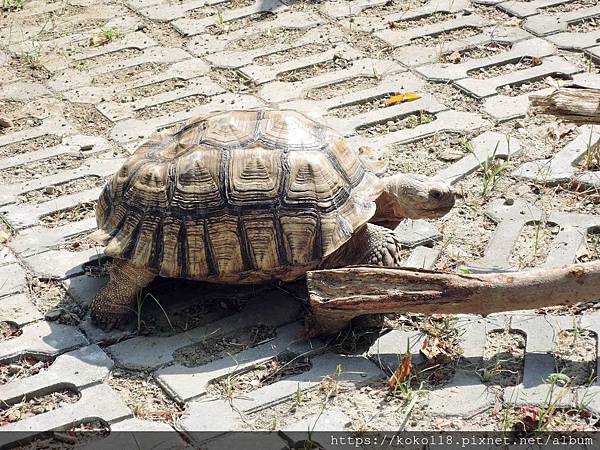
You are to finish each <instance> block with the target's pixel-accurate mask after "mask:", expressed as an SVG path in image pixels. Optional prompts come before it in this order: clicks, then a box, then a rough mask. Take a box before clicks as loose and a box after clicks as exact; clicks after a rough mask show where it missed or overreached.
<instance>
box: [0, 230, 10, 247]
mask: <svg viewBox="0 0 600 450" xmlns="http://www.w3.org/2000/svg"><path fill="white" fill-rule="evenodd" d="M9 238H10V234H8V233H7V232H6V231H4V230H0V244H4V243H5V242H8V239H9Z"/></svg>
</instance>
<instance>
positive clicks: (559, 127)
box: [548, 122, 577, 141]
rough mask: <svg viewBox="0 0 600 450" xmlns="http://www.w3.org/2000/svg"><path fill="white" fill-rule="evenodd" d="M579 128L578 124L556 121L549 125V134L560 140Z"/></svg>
mask: <svg viewBox="0 0 600 450" xmlns="http://www.w3.org/2000/svg"><path fill="white" fill-rule="evenodd" d="M576 129H577V125H575V124H574V123H567V122H556V123H554V124H553V125H549V126H548V135H549V136H550V137H552V138H554V139H555V140H556V141H560V140H561V139H562V138H563V137H565V136H566V135H568V134H569V133H571V132H572V131H574V130H576Z"/></svg>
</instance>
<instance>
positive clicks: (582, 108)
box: [529, 86, 600, 124]
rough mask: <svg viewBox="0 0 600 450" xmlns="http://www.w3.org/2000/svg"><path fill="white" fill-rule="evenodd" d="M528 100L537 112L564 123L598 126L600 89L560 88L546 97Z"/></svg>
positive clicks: (533, 97)
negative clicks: (551, 116)
mask: <svg viewBox="0 0 600 450" xmlns="http://www.w3.org/2000/svg"><path fill="white" fill-rule="evenodd" d="M529 100H530V102H531V106H532V107H533V108H536V110H537V111H538V112H541V113H543V114H550V115H553V116H557V117H558V118H560V119H563V120H565V121H566V122H574V123H580V124H581V123H591V124H600V89H592V88H583V87H577V86H571V87H562V88H558V89H557V90H555V91H554V92H552V93H550V94H548V95H530V96H529Z"/></svg>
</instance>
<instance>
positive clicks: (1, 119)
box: [0, 116, 14, 128]
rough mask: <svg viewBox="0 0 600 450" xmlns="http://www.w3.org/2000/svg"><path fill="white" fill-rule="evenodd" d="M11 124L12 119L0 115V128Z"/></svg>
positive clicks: (8, 126)
mask: <svg viewBox="0 0 600 450" xmlns="http://www.w3.org/2000/svg"><path fill="white" fill-rule="evenodd" d="M13 125H14V124H13V121H12V120H10V119H9V118H8V117H2V116H0V128H10V127H12V126H13Z"/></svg>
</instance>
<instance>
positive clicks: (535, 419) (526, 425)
mask: <svg viewBox="0 0 600 450" xmlns="http://www.w3.org/2000/svg"><path fill="white" fill-rule="evenodd" d="M518 412H519V421H518V422H517V424H516V425H518V426H520V427H522V428H523V430H522V431H524V432H526V433H530V432H532V431H534V430H536V429H537V428H538V425H539V423H540V410H539V408H537V407H530V406H524V407H521V408H519V409H518Z"/></svg>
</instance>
